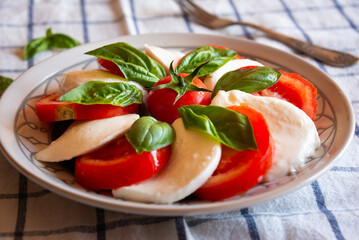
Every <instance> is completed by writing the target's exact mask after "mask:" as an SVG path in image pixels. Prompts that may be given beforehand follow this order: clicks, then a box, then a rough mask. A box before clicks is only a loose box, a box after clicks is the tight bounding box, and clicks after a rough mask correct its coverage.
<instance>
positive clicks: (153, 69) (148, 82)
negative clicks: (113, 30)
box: [85, 42, 166, 87]
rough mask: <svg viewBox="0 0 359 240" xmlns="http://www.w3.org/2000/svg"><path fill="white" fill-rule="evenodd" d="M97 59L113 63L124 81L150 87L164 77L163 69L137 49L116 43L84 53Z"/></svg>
mask: <svg viewBox="0 0 359 240" xmlns="http://www.w3.org/2000/svg"><path fill="white" fill-rule="evenodd" d="M85 54H88V55H92V56H95V57H98V58H102V59H106V60H109V61H112V62H113V63H115V64H116V65H117V66H118V67H119V68H120V70H121V72H122V73H123V75H124V76H125V78H126V79H129V80H131V81H134V82H138V83H140V84H142V85H143V86H145V87H152V86H153V85H154V84H155V83H156V82H158V81H159V80H160V79H162V78H164V77H165V76H166V72H165V70H164V68H163V67H162V66H161V65H160V64H159V63H158V62H156V61H155V60H153V59H152V58H150V57H149V56H147V55H146V54H145V53H144V52H142V51H140V50H138V49H137V48H135V47H133V46H131V45H129V44H127V43H124V42H118V43H114V44H110V45H106V46H103V47H100V48H97V49H95V50H92V51H89V52H86V53H85Z"/></svg>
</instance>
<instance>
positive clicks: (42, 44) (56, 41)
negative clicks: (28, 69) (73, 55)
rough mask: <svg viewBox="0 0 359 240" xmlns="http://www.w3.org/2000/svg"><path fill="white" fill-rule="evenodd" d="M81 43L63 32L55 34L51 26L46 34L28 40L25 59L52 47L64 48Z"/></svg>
mask: <svg viewBox="0 0 359 240" xmlns="http://www.w3.org/2000/svg"><path fill="white" fill-rule="evenodd" d="M77 45H80V43H79V42H78V41H76V40H75V39H73V38H71V37H70V36H68V35H65V34H62V33H55V34H53V33H52V31H51V28H48V29H47V30H46V36H45V37H40V38H35V39H33V40H31V41H30V42H28V43H27V44H26V46H25V48H24V59H25V60H28V59H30V58H32V57H33V56H35V54H36V53H39V52H42V51H46V50H49V49H52V48H56V49H64V48H72V47H76V46H77Z"/></svg>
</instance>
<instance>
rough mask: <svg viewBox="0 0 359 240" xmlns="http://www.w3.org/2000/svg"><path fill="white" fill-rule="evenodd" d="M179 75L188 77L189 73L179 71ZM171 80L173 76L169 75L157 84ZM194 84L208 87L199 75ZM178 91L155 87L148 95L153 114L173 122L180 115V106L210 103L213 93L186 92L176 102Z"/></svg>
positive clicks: (161, 119) (160, 118)
mask: <svg viewBox="0 0 359 240" xmlns="http://www.w3.org/2000/svg"><path fill="white" fill-rule="evenodd" d="M178 75H180V76H182V77H186V76H187V75H188V74H186V73H179V74H178ZM170 81H171V76H167V77H165V78H163V79H161V80H160V81H158V82H157V83H156V84H155V86H158V85H161V84H166V83H169V82H170ZM193 84H194V85H196V86H197V87H200V88H207V87H206V85H204V83H203V82H202V81H201V80H200V79H199V78H197V77H195V78H193ZM176 97H177V92H176V91H174V90H172V89H169V88H163V89H155V90H152V91H150V93H149V95H148V108H149V110H150V113H151V115H152V116H153V117H154V118H156V119H157V120H159V121H162V122H167V123H170V124H171V123H173V122H174V121H175V120H176V119H177V118H179V117H180V115H179V113H178V110H177V109H178V108H179V107H182V106H185V105H193V104H198V105H209V104H210V102H211V93H210V92H202V91H189V92H186V93H185V94H184V95H183V96H182V97H181V98H180V99H178V101H177V102H176V103H175V104H173V103H174V102H175V99H176Z"/></svg>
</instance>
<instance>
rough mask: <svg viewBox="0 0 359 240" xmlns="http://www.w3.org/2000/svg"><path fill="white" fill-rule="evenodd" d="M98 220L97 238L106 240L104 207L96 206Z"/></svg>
mask: <svg viewBox="0 0 359 240" xmlns="http://www.w3.org/2000/svg"><path fill="white" fill-rule="evenodd" d="M96 221H97V225H96V232H97V240H106V221H105V211H104V210H103V209H102V208H96Z"/></svg>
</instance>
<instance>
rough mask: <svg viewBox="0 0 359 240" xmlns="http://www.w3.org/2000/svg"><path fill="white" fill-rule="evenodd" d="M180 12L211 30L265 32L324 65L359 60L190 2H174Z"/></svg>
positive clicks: (347, 63)
mask: <svg viewBox="0 0 359 240" xmlns="http://www.w3.org/2000/svg"><path fill="white" fill-rule="evenodd" d="M176 1H177V3H178V4H179V5H180V7H181V8H182V10H183V11H184V12H185V13H187V14H188V16H190V17H191V19H193V20H194V21H195V22H198V23H199V24H201V25H203V26H205V27H208V28H211V29H219V28H224V27H227V26H230V25H243V26H248V27H252V28H255V29H257V30H260V31H262V32H265V33H266V34H267V35H268V36H269V37H270V38H272V39H275V40H277V41H279V42H282V43H284V44H286V45H287V46H289V47H291V48H293V49H296V50H299V51H300V52H302V53H304V54H306V55H308V56H310V57H312V58H315V59H317V60H319V61H321V62H323V63H326V64H328V65H331V66H335V67H346V66H350V65H353V64H355V63H356V62H358V60H359V58H357V57H355V56H353V55H351V54H348V53H343V52H338V51H334V50H330V49H327V48H322V47H319V46H316V45H314V44H311V43H309V42H305V41H301V40H298V39H295V38H292V37H288V36H286V35H284V34H281V33H278V32H276V31H273V30H271V29H268V28H265V27H262V26H259V25H256V24H253V23H249V22H242V21H232V20H229V19H224V18H219V17H217V16H215V15H213V14H211V13H209V12H207V11H205V10H204V9H203V8H201V7H200V6H198V5H197V4H196V3H194V2H193V1H192V0H176Z"/></svg>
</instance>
